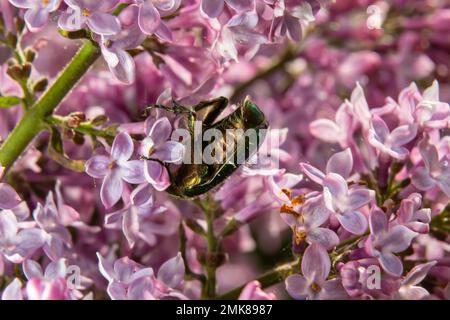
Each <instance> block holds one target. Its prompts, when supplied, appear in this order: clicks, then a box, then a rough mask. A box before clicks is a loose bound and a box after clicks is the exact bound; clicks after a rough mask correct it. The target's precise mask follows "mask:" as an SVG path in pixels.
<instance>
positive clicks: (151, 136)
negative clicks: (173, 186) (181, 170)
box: [141, 117, 185, 191]
mask: <svg viewBox="0 0 450 320" xmlns="http://www.w3.org/2000/svg"><path fill="white" fill-rule="evenodd" d="M145 133H146V134H147V137H146V138H145V139H144V140H143V141H142V143H141V155H142V156H143V157H144V158H145V161H144V162H145V164H144V175H145V178H146V179H147V181H148V182H149V183H151V184H152V185H153V186H154V187H155V189H156V190H158V191H163V190H165V189H167V188H168V187H169V185H170V178H169V173H168V171H167V168H166V167H165V166H164V165H163V164H161V163H160V162H159V161H162V162H166V163H179V162H180V161H181V160H182V159H183V157H184V152H185V148H184V145H183V144H182V143H180V142H178V141H173V140H169V139H170V136H171V133H172V125H171V124H170V121H169V119H167V118H166V117H163V118H160V119H158V120H156V121H154V119H151V118H149V119H147V120H146V122H145Z"/></svg>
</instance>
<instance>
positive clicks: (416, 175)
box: [411, 167, 436, 191]
mask: <svg viewBox="0 0 450 320" xmlns="http://www.w3.org/2000/svg"><path fill="white" fill-rule="evenodd" d="M411 178H412V179H411V181H412V184H413V185H414V186H415V187H416V188H417V189H419V190H422V191H427V190H430V189H431V188H433V187H434V186H435V185H436V181H435V180H434V179H433V178H432V177H431V176H430V172H429V171H428V169H426V168H424V167H419V168H416V169H415V170H414V171H413V174H412V177H411Z"/></svg>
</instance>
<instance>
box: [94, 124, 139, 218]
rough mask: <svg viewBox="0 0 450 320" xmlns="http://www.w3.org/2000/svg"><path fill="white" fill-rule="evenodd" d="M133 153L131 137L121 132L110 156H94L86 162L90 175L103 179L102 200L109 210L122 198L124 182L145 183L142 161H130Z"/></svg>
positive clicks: (115, 140) (114, 142)
mask: <svg viewBox="0 0 450 320" xmlns="http://www.w3.org/2000/svg"><path fill="white" fill-rule="evenodd" d="M133 151H134V144H133V140H132V139H131V137H130V135H129V134H128V133H125V132H121V133H119V134H118V135H117V136H116V137H115V139H114V141H113V144H112V148H111V153H110V155H109V156H105V155H97V156H93V157H92V158H90V159H89V160H88V161H87V162H86V173H87V174H88V175H90V176H91V177H93V178H96V179H100V178H103V182H102V187H101V190H100V199H101V200H102V203H103V205H104V206H105V207H106V208H107V209H109V208H111V207H112V206H114V205H115V204H116V203H117V202H118V201H119V199H120V197H121V196H122V192H123V188H124V184H123V180H125V181H126V182H128V183H132V184H140V183H143V182H144V181H145V178H144V173H143V166H142V161H140V160H129V159H130V158H131V156H132V155H133Z"/></svg>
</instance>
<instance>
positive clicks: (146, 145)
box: [0, 0, 450, 300]
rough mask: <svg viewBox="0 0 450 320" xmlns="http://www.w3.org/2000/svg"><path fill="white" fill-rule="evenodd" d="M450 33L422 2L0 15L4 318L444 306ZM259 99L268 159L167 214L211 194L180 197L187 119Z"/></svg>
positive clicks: (116, 7)
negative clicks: (342, 305) (74, 306)
mask: <svg viewBox="0 0 450 320" xmlns="http://www.w3.org/2000/svg"><path fill="white" fill-rule="evenodd" d="M371 5H374V6H376V7H377V8H378V9H379V10H377V11H376V12H375V13H376V14H377V16H372V17H371V16H369V11H367V9H368V7H369V6H371ZM374 21H375V22H376V24H374V23H373V22H374ZM449 21H450V8H449V7H448V5H447V4H445V3H443V2H439V1H435V2H427V3H424V2H423V1H418V0H414V1H403V0H394V1H389V2H388V1H372V0H368V1H340V0H337V1H327V0H317V1H316V0H183V1H181V0H123V1H119V0H103V1H93V0H61V1H56V0H49V1H40V0H39V1H38V0H36V1H34V0H0V299H1V300H52V299H57V300H63V299H66V300H79V299H113V300H127V299H130V300H161V299H179V300H184V299H214V298H221V299H242V300H252V299H255V300H272V299H286V298H293V299H299V300H304V299H408V300H409V299H412V300H419V299H450V276H449V274H450V235H449V233H450V206H449V204H450V135H449V132H450V130H449V129H450V106H449V103H448V102H449V101H450V81H449V79H450V77H449V74H450V65H449V61H450V54H449V52H450V51H449V49H450V46H449V43H450V42H449V41H448V34H449V32H448V31H450V29H449V26H450V23H449ZM80 43H83V44H84V45H83V46H82V47H81V49H79V47H80ZM77 51H78V53H77ZM98 57H102V59H100V60H97V58H98ZM65 66H66V67H65ZM61 71H62V72H61ZM246 95H250V96H251V98H252V101H254V102H255V103H256V104H257V105H258V107H259V108H260V109H261V110H262V111H263V112H264V115H265V117H266V120H267V122H268V123H269V127H270V128H269V129H270V130H269V131H268V132H267V134H266V136H265V139H264V141H263V142H262V145H261V146H260V147H259V149H258V152H256V153H255V154H252V155H251V156H250V157H249V159H248V161H247V162H246V163H245V164H244V165H241V166H240V167H238V168H237V169H236V171H235V172H234V173H233V174H231V175H230V176H229V177H227V179H225V181H224V182H223V183H221V184H220V185H219V186H217V187H215V188H213V189H212V190H210V191H209V192H207V193H205V194H202V195H201V196H199V197H196V198H193V199H178V198H175V197H173V196H172V195H170V194H169V192H170V191H171V190H172V189H171V187H175V188H176V187H180V185H178V184H181V183H187V184H188V183H190V182H192V183H195V182H196V179H198V176H196V173H197V171H196V170H197V169H198V167H195V166H193V167H191V168H193V169H192V172H191V171H187V172H185V175H186V177H185V179H184V180H183V182H180V180H177V179H174V175H173V173H174V172H177V170H178V169H179V168H180V167H181V166H182V165H183V164H184V162H183V161H184V159H185V157H186V155H188V156H189V155H190V152H191V150H190V149H188V147H187V145H186V144H185V141H181V140H177V139H174V138H173V136H174V135H173V133H174V131H175V130H177V129H180V128H185V127H187V126H189V124H187V122H189V121H190V118H189V117H188V116H187V115H188V113H187V111H186V109H185V108H184V107H187V108H189V107H190V106H193V105H196V104H198V103H200V102H203V101H207V100H210V99H213V98H216V97H219V96H226V97H228V98H229V100H230V106H228V107H227V108H226V109H225V111H224V112H223V114H222V115H221V117H225V116H227V115H228V114H230V113H231V112H232V111H234V110H237V109H238V108H239V107H240V106H241V105H242V103H241V101H243V100H244V98H245V96H246ZM149 106H152V107H149ZM190 114H191V115H192V114H194V113H190ZM196 115H197V116H198V117H199V118H201V116H202V111H198V112H197V113H196ZM187 119H188V120H187ZM245 120H248V119H245ZM41 132H42V134H41ZM18 150H19V151H18ZM208 170H211V171H214V170H217V168H216V167H214V166H211V167H209V168H208ZM198 172H200V171H198ZM201 173H203V172H201ZM214 173H217V172H216V171H214ZM220 174H222V172H221V173H220ZM220 174H218V175H220ZM282 261H283V263H282ZM277 284H278V285H277Z"/></svg>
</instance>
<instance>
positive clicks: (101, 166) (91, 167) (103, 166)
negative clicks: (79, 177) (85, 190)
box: [85, 156, 111, 179]
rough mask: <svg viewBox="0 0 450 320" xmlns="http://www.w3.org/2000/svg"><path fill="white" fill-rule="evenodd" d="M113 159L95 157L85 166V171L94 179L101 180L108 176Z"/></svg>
mask: <svg viewBox="0 0 450 320" xmlns="http://www.w3.org/2000/svg"><path fill="white" fill-rule="evenodd" d="M110 164H111V159H110V158H109V157H107V156H93V157H92V158H90V159H89V160H88V161H86V164H85V170H86V173H87V174H88V175H90V176H91V177H93V178H96V179H100V178H103V177H104V176H106V175H107V174H108V170H109V165H110Z"/></svg>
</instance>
